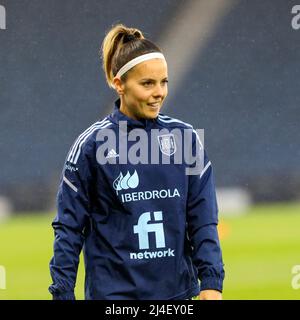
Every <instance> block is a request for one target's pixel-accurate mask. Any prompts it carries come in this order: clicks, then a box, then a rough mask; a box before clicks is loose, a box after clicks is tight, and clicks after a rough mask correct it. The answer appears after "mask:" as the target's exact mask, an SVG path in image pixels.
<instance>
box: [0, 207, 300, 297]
mask: <svg viewBox="0 0 300 320" xmlns="http://www.w3.org/2000/svg"><path fill="white" fill-rule="evenodd" d="M53 217H54V214H47V215H46V214H41V215H37V214H35V215H33V214H31V215H19V216H14V217H13V218H11V219H9V220H7V221H4V222H2V223H0V265H2V266H4V267H5V269H6V290H0V299H28V300H32V299H51V296H50V294H49V293H48V286H49V284H50V283H51V278H50V275H49V267H48V265H49V260H50V258H51V256H52V245H53V231H52V228H51V221H52V219H53ZM220 236H221V245H222V250H223V257H224V263H225V271H226V279H225V282H224V292H223V298H224V299H297V300H298V299H300V289H299V290H295V289H293V288H292V285H291V281H292V277H293V275H292V272H291V270H292V267H293V266H294V265H300V204H274V205H260V206H256V207H254V208H252V209H251V210H249V212H248V213H247V214H245V215H242V216H238V217H222V216H221V218H220ZM83 283H84V271H83V260H82V259H81V264H80V267H79V273H78V280H77V286H76V297H77V299H83V297H84V295H83Z"/></svg>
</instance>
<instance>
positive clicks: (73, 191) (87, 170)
mask: <svg viewBox="0 0 300 320" xmlns="http://www.w3.org/2000/svg"><path fill="white" fill-rule="evenodd" d="M72 151H74V149H72V148H71V150H70V152H69V155H68V157H67V159H66V161H65V165H64V169H63V171H62V175H61V179H60V185H59V189H58V193H57V215H56V217H55V219H54V220H53V223H52V227H53V229H54V234H55V240H54V255H53V258H52V259H51V261H50V273H51V277H52V281H53V283H52V285H51V286H50V287H49V291H50V293H51V294H52V295H53V299H54V300H73V299H75V295H74V288H75V282H76V277H77V269H78V263H79V255H80V252H81V250H82V246H83V242H84V228H85V226H86V225H87V221H88V217H89V208H90V188H91V178H92V166H91V161H90V156H89V154H91V147H89V146H88V145H87V144H86V145H84V146H82V149H81V152H80V155H79V157H78V160H77V161H76V163H74V162H75V161H73V160H72V158H70V155H71V154H72ZM69 160H72V161H73V162H70V161H69Z"/></svg>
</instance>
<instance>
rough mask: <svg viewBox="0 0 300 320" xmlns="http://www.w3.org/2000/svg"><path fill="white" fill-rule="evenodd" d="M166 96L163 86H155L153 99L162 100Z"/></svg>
mask: <svg viewBox="0 0 300 320" xmlns="http://www.w3.org/2000/svg"><path fill="white" fill-rule="evenodd" d="M164 95H165V89H164V88H163V86H162V85H161V84H157V85H156V86H155V89H154V92H153V97H155V98H161V97H163V96H164Z"/></svg>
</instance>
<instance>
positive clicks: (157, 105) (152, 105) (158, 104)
mask: <svg viewBox="0 0 300 320" xmlns="http://www.w3.org/2000/svg"><path fill="white" fill-rule="evenodd" d="M148 105H149V106H151V107H153V108H158V107H160V102H153V103H148Z"/></svg>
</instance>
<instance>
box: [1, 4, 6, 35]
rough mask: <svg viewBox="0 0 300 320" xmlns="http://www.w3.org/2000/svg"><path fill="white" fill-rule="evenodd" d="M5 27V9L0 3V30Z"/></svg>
mask: <svg viewBox="0 0 300 320" xmlns="http://www.w3.org/2000/svg"><path fill="white" fill-rule="evenodd" d="M5 29H6V10H5V7H4V6H2V5H0V30H5Z"/></svg>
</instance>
